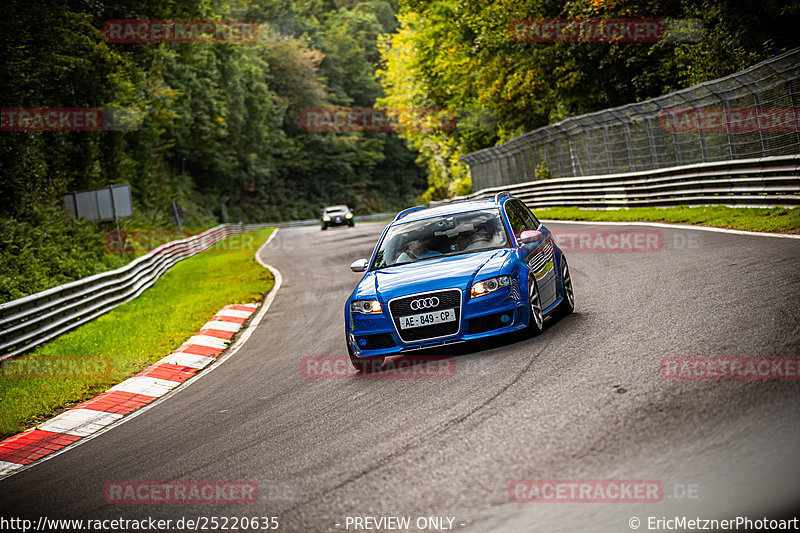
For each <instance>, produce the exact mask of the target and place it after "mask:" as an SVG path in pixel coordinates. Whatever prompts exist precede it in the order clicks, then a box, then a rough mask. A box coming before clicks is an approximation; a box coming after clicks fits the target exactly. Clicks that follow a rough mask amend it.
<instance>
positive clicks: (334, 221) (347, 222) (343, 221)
mask: <svg viewBox="0 0 800 533" xmlns="http://www.w3.org/2000/svg"><path fill="white" fill-rule="evenodd" d="M353 224H354V222H353V219H352V218H345V217H341V218H331V219H330V220H328V221H325V220H323V221H322V225H323V226H328V227H331V226H352V225H353Z"/></svg>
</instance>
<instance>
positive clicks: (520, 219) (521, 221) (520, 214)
mask: <svg viewBox="0 0 800 533" xmlns="http://www.w3.org/2000/svg"><path fill="white" fill-rule="evenodd" d="M504 207H505V210H506V215H508V221H509V222H510V223H511V229H512V230H513V231H514V236H515V237H517V238H519V234H520V233H522V232H523V231H525V230H526V229H531V228H529V227H528V225H529V221H528V217H526V216H525V211H523V210H522V209H521V208H520V206H519V205H518V204H517V202H514V201H509V202H506V204H505V206H504Z"/></svg>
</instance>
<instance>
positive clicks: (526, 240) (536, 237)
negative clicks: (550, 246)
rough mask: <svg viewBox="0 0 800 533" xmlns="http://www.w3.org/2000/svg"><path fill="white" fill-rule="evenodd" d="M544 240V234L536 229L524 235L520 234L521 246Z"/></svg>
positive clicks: (528, 230)
mask: <svg viewBox="0 0 800 533" xmlns="http://www.w3.org/2000/svg"><path fill="white" fill-rule="evenodd" d="M542 238H543V235H542V232H541V231H539V230H535V229H526V230H525V231H523V232H522V233H520V234H519V239H517V240H518V241H519V243H520V244H530V243H532V242H538V241H541V240H542Z"/></svg>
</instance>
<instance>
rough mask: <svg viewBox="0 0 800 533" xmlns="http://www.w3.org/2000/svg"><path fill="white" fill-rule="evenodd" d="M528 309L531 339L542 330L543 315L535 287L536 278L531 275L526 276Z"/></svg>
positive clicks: (540, 301)
mask: <svg viewBox="0 0 800 533" xmlns="http://www.w3.org/2000/svg"><path fill="white" fill-rule="evenodd" d="M528 309H529V310H530V318H529V320H528V334H529V335H530V336H531V337H535V336H536V335H539V334H540V333H541V332H542V330H543V329H544V314H542V299H541V298H540V297H539V287H538V286H537V285H536V278H535V277H534V276H533V274H528Z"/></svg>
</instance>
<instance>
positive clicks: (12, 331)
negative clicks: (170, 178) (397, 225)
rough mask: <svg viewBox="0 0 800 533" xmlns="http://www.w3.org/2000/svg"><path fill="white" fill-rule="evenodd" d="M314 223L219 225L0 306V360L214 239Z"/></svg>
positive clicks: (85, 316) (143, 284) (143, 285)
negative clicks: (117, 265)
mask: <svg viewBox="0 0 800 533" xmlns="http://www.w3.org/2000/svg"><path fill="white" fill-rule="evenodd" d="M392 217H394V213H376V214H373V215H364V216H356V222H370V221H379V220H385V219H389V218H392ZM319 223H320V221H319V219H308V220H296V221H293V222H276V223H272V224H247V225H242V224H222V225H219V226H217V227H215V228H211V229H210V230H207V231H204V232H203V233H200V234H198V235H195V236H193V237H189V238H187V239H183V240H178V241H172V242H168V243H166V244H163V245H161V246H159V247H158V248H156V249H154V250H153V251H152V252H150V253H148V254H147V255H143V256H142V257H139V258H137V259H135V260H133V261H131V262H130V263H129V264H127V265H125V266H124V267H122V268H118V269H117V270H111V271H108V272H102V273H100V274H96V275H94V276H91V277H88V278H84V279H81V280H77V281H73V282H71V283H67V284H65V285H60V286H58V287H53V288H52V289H48V290H46V291H42V292H39V293H36V294H32V295H30V296H26V297H24V298H20V299H18V300H13V301H11V302H6V303H0V361H3V360H5V359H8V358H11V357H14V356H17V355H19V354H22V353H24V352H26V351H28V350H30V349H32V348H35V347H36V346H39V345H40V344H43V343H45V342H48V341H51V340H53V339H55V338H56V337H58V336H59V335H61V334H63V333H66V332H68V331H70V330H72V329H74V328H76V327H78V326H80V325H81V324H85V323H86V322H89V321H90V320H93V319H95V318H97V317H98V316H100V315H102V314H104V313H107V312H108V311H110V310H111V309H113V308H115V307H117V306H118V305H121V304H124V303H125V302H128V301H130V300H132V299H134V298H136V297H137V296H139V295H140V294H141V293H142V292H143V291H144V290H145V289H147V288H149V287H151V286H152V285H153V283H155V282H156V280H157V279H158V278H160V277H161V275H162V274H164V273H165V272H166V271H167V270H169V269H170V268H171V267H172V266H173V265H174V264H175V263H177V262H178V261H180V260H182V259H185V258H187V257H190V256H192V255H195V254H197V253H200V252H202V251H203V250H205V249H207V248H209V247H211V246H213V245H214V244H215V243H217V242H219V241H220V240H222V239H224V238H226V237H228V236H229V235H235V234H238V233H243V232H247V231H253V230H257V229H262V228H267V227H298V226H314V225H317V224H319Z"/></svg>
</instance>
